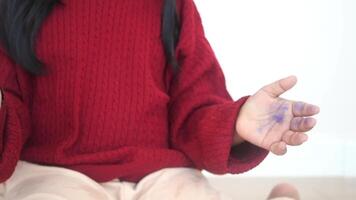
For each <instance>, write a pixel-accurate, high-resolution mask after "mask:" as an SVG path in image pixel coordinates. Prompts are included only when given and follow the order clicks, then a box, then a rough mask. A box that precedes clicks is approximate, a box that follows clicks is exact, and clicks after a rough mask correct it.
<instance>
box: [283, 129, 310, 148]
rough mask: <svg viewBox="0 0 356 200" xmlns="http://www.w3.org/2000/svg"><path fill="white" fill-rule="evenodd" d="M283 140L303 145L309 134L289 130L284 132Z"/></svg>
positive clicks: (289, 143) (290, 143)
mask: <svg viewBox="0 0 356 200" xmlns="http://www.w3.org/2000/svg"><path fill="white" fill-rule="evenodd" d="M282 140H283V141H284V142H285V143H286V144H288V145H291V146H297V145H301V144H303V143H304V142H306V141H307V140H308V135H306V134H304V133H302V132H294V131H287V132H286V133H284V135H283V137H282Z"/></svg>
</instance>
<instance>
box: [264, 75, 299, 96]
mask: <svg viewBox="0 0 356 200" xmlns="http://www.w3.org/2000/svg"><path fill="white" fill-rule="evenodd" d="M296 83H297V77H296V76H294V75H292V76H288V77H286V78H283V79H280V80H278V81H275V82H273V83H271V84H268V85H266V86H264V87H262V88H261V90H262V91H264V92H266V93H267V94H268V95H269V96H271V97H273V98H276V97H278V96H280V95H281V94H283V93H284V92H286V91H287V90H289V89H291V88H292V87H293V86H294V85H295V84H296Z"/></svg>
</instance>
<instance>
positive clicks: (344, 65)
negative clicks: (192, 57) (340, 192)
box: [195, 0, 356, 176]
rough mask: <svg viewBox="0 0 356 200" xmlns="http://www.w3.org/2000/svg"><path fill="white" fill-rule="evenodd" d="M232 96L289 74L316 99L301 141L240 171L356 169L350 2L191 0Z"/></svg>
mask: <svg viewBox="0 0 356 200" xmlns="http://www.w3.org/2000/svg"><path fill="white" fill-rule="evenodd" d="M195 2H196V4H197V6H198V10H199V12H200V14H201V17H202V20H203V25H204V27H205V33H206V36H207V38H208V40H209V41H210V43H211V45H212V47H213V49H214V51H215V54H216V56H217V58H218V60H219V62H220V64H221V67H222V68H223V71H224V73H225V77H226V81H227V87H228V90H229V91H230V93H231V95H232V96H233V97H234V99H238V98H239V97H240V96H242V95H245V94H252V93H254V92H255V91H257V90H258V89H259V88H260V87H262V86H263V85H265V84H267V83H270V82H272V81H274V80H277V79H279V78H283V77H285V76H288V75H290V74H294V75H296V76H297V77H298V83H297V85H296V86H295V87H294V88H293V89H292V90H291V91H288V92H287V93H286V94H284V95H282V97H284V98H288V99H293V100H302V101H306V102H309V103H313V104H316V105H319V106H320V108H321V112H320V113H319V115H318V116H317V120H318V124H317V126H316V127H315V128H314V129H313V130H312V131H310V132H309V136H310V137H309V141H308V142H307V143H305V144H304V145H302V146H299V147H291V148H289V149H288V153H287V154H286V155H285V156H282V157H278V156H274V155H270V156H268V157H267V159H266V160H265V161H264V162H263V163H261V164H260V165H259V166H258V167H256V168H255V169H253V170H251V171H249V172H247V173H245V174H243V175H246V176H278V175H286V176H324V175H325V176H327V175H330V176H331V175H336V176H356V128H355V125H356V117H355V113H356V107H355V104H356V94H355V93H356V89H355V87H356V12H355V11H356V1H355V0H298V1H296V0H267V1H266V0H248V1H243V0H234V1H231V0H219V1H217V0H195Z"/></svg>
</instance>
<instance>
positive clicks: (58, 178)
mask: <svg viewBox="0 0 356 200" xmlns="http://www.w3.org/2000/svg"><path fill="white" fill-rule="evenodd" d="M78 199H80V200H149V199H150V200H159V199H164V200H173V199H174V200H190V199H194V200H203V199H204V200H209V199H210V200H232V199H231V198H230V197H228V196H226V195H224V194H222V193H221V192H219V191H217V190H215V189H214V188H213V187H212V186H210V184H209V182H208V181H207V179H206V178H205V177H204V176H203V175H202V173H201V172H200V171H198V170H196V169H192V168H183V167H181V168H165V169H161V170H158V171H156V172H153V173H151V174H149V175H147V176H146V177H144V178H143V179H141V181H140V182H138V183H137V184H135V183H132V182H126V181H120V180H119V179H114V180H112V181H109V182H104V183H97V182H95V181H94V180H92V179H90V178H89V177H87V176H86V175H84V174H82V173H79V172H77V171H74V170H70V169H66V168H61V167H50V166H43V165H38V164H33V163H29V162H26V161H19V162H18V164H17V166H16V169H15V172H14V173H13V175H12V176H11V177H10V179H8V180H7V181H6V182H5V183H2V184H0V200H78ZM279 199H282V198H279Z"/></svg>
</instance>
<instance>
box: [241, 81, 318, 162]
mask: <svg viewBox="0 0 356 200" xmlns="http://www.w3.org/2000/svg"><path fill="white" fill-rule="evenodd" d="M295 83H296V79H295V77H288V78H286V79H282V80H280V81H276V82H274V83H272V84H269V85H266V86H265V87H263V88H261V89H260V90H259V91H258V92H256V93H255V94H254V95H252V96H251V97H250V98H249V99H248V100H247V101H246V103H245V104H244V105H243V107H242V108H241V110H240V113H239V116H238V120H237V123H236V130H237V132H238V134H239V136H240V137H242V138H243V139H244V140H246V141H248V142H250V143H253V144H255V145H257V146H260V147H263V148H265V149H268V150H271V151H272V152H273V153H275V154H277V155H281V154H284V153H285V151H286V144H289V145H300V144H302V143H303V142H305V141H306V139H307V135H305V134H304V132H306V131H308V130H310V129H311V128H313V126H314V125H315V123H316V121H315V119H314V118H311V117H306V116H311V115H314V114H316V113H318V112H319V110H318V107H317V106H313V105H311V104H306V103H303V102H296V101H290V100H286V99H283V98H280V97H279V95H280V94H282V93H283V92H285V91H287V90H288V89H290V88H291V87H293V86H294V85H295Z"/></svg>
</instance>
